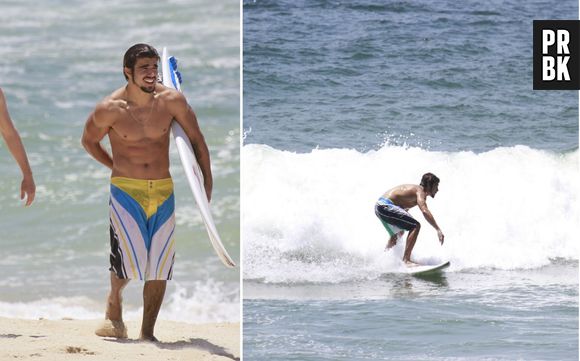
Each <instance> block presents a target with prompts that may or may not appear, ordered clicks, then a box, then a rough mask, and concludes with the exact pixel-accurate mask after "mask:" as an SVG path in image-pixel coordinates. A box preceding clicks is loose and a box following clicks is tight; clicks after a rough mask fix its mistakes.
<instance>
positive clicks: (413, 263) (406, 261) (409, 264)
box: [403, 259, 421, 267]
mask: <svg viewBox="0 0 580 361" xmlns="http://www.w3.org/2000/svg"><path fill="white" fill-rule="evenodd" d="M403 262H405V266H407V267H418V266H421V265H420V264H419V263H415V262H413V261H411V260H410V259H408V260H403Z"/></svg>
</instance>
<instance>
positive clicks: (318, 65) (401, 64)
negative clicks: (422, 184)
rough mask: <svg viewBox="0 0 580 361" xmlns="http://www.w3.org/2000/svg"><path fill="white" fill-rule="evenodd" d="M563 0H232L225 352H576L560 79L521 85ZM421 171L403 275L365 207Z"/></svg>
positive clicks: (288, 356) (540, 355) (574, 194)
mask: <svg viewBox="0 0 580 361" xmlns="http://www.w3.org/2000/svg"><path fill="white" fill-rule="evenodd" d="M577 16H578V4H577V3H575V2H573V1H559V2H556V1H534V2H520V1H514V0H507V1H491V2H460V3H458V2H451V1H440V2H425V1H397V2H386V3H380V4H379V3H377V2H369V1H357V0H355V1H350V2H338V1H298V2H296V1H292V2H291V1H260V0H256V1H244V3H243V31H244V38H243V46H244V48H243V49H244V50H243V54H244V64H243V68H244V74H243V76H244V77H243V81H244V83H243V86H244V88H243V89H244V98H243V99H244V104H243V112H244V113H243V114H244V123H243V139H244V146H243V148H242V151H241V158H242V164H243V166H242V173H241V175H242V189H241V192H242V239H243V249H242V260H243V265H244V266H243V275H242V277H243V280H244V299H243V306H244V308H243V313H244V341H243V344H244V359H245V360H302V361H306V360H307V361H314V360H454V361H456V360H577V359H578V254H579V248H578V235H579V234H580V224H579V219H580V218H579V216H580V214H579V206H580V205H579V201H580V199H579V189H578V184H580V177H579V175H580V174H579V169H578V168H579V166H578V165H579V159H578V92H562V91H560V92H550V91H533V90H532V58H531V56H532V21H533V20H534V19H574V18H577ZM428 171H430V172H433V173H435V174H436V175H438V176H439V177H440V179H441V183H440V187H439V188H440V191H439V193H438V194H437V196H436V197H435V199H429V200H428V205H429V208H430V210H431V211H432V212H433V214H434V216H435V218H436V220H437V222H438V223H439V225H440V226H441V228H442V230H443V232H444V233H445V244H444V245H443V246H441V245H440V244H439V242H438V241H437V235H436V233H435V231H434V230H433V228H432V227H430V226H429V225H428V224H427V222H426V221H425V220H424V219H423V217H422V215H421V214H420V212H419V211H418V210H416V209H412V210H411V214H412V215H414V216H415V217H417V219H418V220H419V221H420V222H422V223H423V224H424V227H422V229H421V234H420V235H419V239H418V241H417V244H416V246H415V249H414V251H413V259H414V260H416V261H418V262H423V263H436V262H439V261H442V260H450V261H451V267H450V268H449V269H448V270H447V271H446V272H445V273H443V274H442V275H441V276H439V277H429V278H418V277H412V276H408V275H404V274H402V273H401V271H402V270H403V269H404V266H403V264H402V262H401V258H402V253H403V248H404V242H399V244H398V245H397V246H396V247H395V248H394V249H392V250H390V251H388V252H385V251H384V247H385V244H386V242H387V240H388V237H387V235H386V232H385V230H384V228H383V227H382V225H381V223H380V222H379V220H378V219H377V218H376V216H375V215H374V203H375V201H376V199H377V198H378V197H379V196H380V195H381V194H382V193H383V192H384V191H385V190H387V189H388V188H390V187H392V186H395V185H397V184H402V183H418V182H419V181H420V178H421V175H422V174H423V173H425V172H428Z"/></svg>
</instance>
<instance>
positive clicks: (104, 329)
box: [95, 320, 127, 338]
mask: <svg viewBox="0 0 580 361" xmlns="http://www.w3.org/2000/svg"><path fill="white" fill-rule="evenodd" d="M95 334H96V335H97V336H101V337H116V338H127V328H126V327H125V324H124V323H123V321H111V320H105V321H104V322H103V324H102V325H101V326H100V327H99V328H97V329H96V330H95Z"/></svg>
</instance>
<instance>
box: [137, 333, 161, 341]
mask: <svg viewBox="0 0 580 361" xmlns="http://www.w3.org/2000/svg"><path fill="white" fill-rule="evenodd" d="M139 339H140V340H141V341H150V342H159V340H158V339H157V338H156V337H155V336H153V335H150V336H145V335H143V334H141V336H139Z"/></svg>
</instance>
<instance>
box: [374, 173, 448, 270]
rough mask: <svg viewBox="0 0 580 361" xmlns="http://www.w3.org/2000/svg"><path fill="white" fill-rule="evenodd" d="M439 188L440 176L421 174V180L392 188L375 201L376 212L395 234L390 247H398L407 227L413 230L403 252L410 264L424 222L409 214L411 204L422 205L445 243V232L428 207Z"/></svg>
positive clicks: (387, 227) (407, 229)
mask: <svg viewBox="0 0 580 361" xmlns="http://www.w3.org/2000/svg"><path fill="white" fill-rule="evenodd" d="M438 191H439V178H437V177H436V176H435V175H434V174H432V173H426V174H424V175H423V177H422V178H421V184H419V185H415V184H402V185H399V186H396V187H394V188H392V189H389V190H388V191H386V192H385V194H383V195H382V196H381V197H380V198H379V200H378V201H377V203H376V204H375V214H376V215H377V217H379V219H380V220H381V222H382V223H383V226H385V228H386V230H387V232H388V233H389V235H390V236H391V238H390V239H389V242H388V243H387V249H390V248H392V247H394V246H395V245H396V244H397V240H398V239H399V238H401V237H402V235H403V233H404V232H405V231H408V232H409V234H408V236H407V245H406V247H405V253H404V254H403V262H405V263H406V264H413V262H412V261H411V252H413V247H415V242H416V241H417V236H418V235H419V231H420V230H421V224H420V223H419V222H418V221H417V220H416V219H414V218H413V217H412V216H411V215H410V214H409V212H408V210H409V209H410V208H413V207H415V206H417V205H418V206H419V209H420V210H421V212H423V216H424V217H425V219H426V220H427V222H429V224H431V225H432V226H433V228H435V230H437V236H438V237H439V242H441V244H443V240H444V239H445V236H444V235H443V232H442V231H441V228H439V226H438V225H437V222H436V221H435V217H433V215H432V214H431V211H429V208H427V196H431V197H432V198H435V194H437V192H438Z"/></svg>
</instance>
